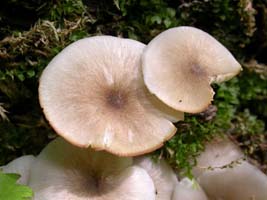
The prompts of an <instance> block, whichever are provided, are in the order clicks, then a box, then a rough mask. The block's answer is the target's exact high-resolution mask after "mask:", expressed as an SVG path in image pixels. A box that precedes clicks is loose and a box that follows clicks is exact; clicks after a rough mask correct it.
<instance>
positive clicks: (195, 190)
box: [172, 178, 208, 200]
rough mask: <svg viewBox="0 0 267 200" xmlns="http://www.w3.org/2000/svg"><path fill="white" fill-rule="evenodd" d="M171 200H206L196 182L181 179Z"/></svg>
mask: <svg viewBox="0 0 267 200" xmlns="http://www.w3.org/2000/svg"><path fill="white" fill-rule="evenodd" d="M172 200H208V198H207V196H206V194H205V193H204V191H203V190H202V188H201V187H200V186H199V184H198V183H197V182H196V181H192V180H190V179H188V178H183V179H182V180H181V181H180V182H179V183H178V184H177V185H176V187H175V189H174V192H173V196H172Z"/></svg>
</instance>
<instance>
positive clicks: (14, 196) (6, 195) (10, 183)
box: [0, 171, 33, 200]
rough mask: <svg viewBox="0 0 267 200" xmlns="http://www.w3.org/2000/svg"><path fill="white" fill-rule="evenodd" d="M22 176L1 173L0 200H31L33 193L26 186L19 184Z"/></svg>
mask: <svg viewBox="0 0 267 200" xmlns="http://www.w3.org/2000/svg"><path fill="white" fill-rule="evenodd" d="M19 177H20V175H18V174H4V173H2V172H1V171H0V200H29V199H31V197H32V195H33V192H32V190H31V188H29V187H28V186H25V185H19V184H17V183H16V182H17V180H18V179H19Z"/></svg>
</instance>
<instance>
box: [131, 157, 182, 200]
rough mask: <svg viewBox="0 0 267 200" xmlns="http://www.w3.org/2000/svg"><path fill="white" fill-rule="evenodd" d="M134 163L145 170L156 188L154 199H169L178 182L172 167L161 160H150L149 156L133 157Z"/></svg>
mask: <svg viewBox="0 0 267 200" xmlns="http://www.w3.org/2000/svg"><path fill="white" fill-rule="evenodd" d="M134 164H135V165H137V166H139V167H142V168H143V169H145V170H146V172H147V173H148V174H149V176H150V177H151V178H152V180H153V182H154V185H155V189H156V200H170V199H171V196H172V193H173V190H174V187H175V185H176V184H177V183H178V180H177V177H176V175H175V173H174V171H173V170H172V168H171V167H170V166H169V165H168V164H167V163H166V162H165V161H164V160H163V159H159V160H157V161H154V160H152V159H151V158H150V157H149V156H141V157H137V158H135V159H134Z"/></svg>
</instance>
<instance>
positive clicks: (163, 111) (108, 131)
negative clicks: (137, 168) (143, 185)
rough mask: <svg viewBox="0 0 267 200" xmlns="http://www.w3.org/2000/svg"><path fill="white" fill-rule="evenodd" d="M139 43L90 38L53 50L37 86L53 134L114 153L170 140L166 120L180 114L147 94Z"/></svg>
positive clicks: (150, 147) (137, 151)
mask: <svg viewBox="0 0 267 200" xmlns="http://www.w3.org/2000/svg"><path fill="white" fill-rule="evenodd" d="M144 47H145V45H144V44H142V43H140V42H137V41H134V40H130V39H122V38H116V37H112V36H95V37H91V38H86V39H82V40H79V41H77V42H74V43H73V44H71V45H70V46H68V47H67V48H65V49H64V50H63V51H62V52H61V53H59V54H58V55H57V56H56V57H55V58H54V59H53V60H52V61H51V62H50V63H49V64H48V66H47V67H46V68H45V70H44V72H43V74H42V76H41V78H40V85H39V99H40V104H41V107H42V108H43V111H44V114H45V116H46V118H47V119H48V121H49V122H50V124H51V126H52V127H53V128H54V129H55V130H56V132H57V133H58V134H59V135H61V136H63V137H64V138H65V139H66V140H68V141H69V142H71V143H72V144H74V145H76V146H79V147H89V146H90V147H92V148H94V149H98V150H106V151H108V152H111V153H113V154H116V155H120V156H133V155H140V154H143V153H146V152H151V151H153V150H155V149H157V148H159V147H160V146H162V145H163V143H164V141H166V140H168V139H169V138H171V137H172V136H173V135H174V133H175V132H176V128H175V126H174V125H173V124H172V123H171V121H178V120H181V119H183V113H181V112H173V110H172V108H169V107H168V106H166V105H164V104H163V103H162V102H161V101H159V100H157V99H156V98H155V97H153V96H151V94H149V92H148V90H147V88H146V87H145V84H144V82H143V77H142V72H141V54H142V52H143V49H144ZM144 141H146V142H144Z"/></svg>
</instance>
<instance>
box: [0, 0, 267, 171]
mask: <svg viewBox="0 0 267 200" xmlns="http://www.w3.org/2000/svg"><path fill="white" fill-rule="evenodd" d="M180 25H190V26H195V27H198V28H201V29H203V30H205V31H207V32H209V33H210V34H212V35H213V36H214V37H216V38H217V39H218V40H219V41H220V42H222V43H223V44H224V45H225V46H226V47H227V48H228V49H230V51H231V52H232V53H233V54H234V55H235V56H236V57H237V58H238V60H239V61H240V63H242V65H243V68H244V70H243V71H242V73H241V74H240V75H239V76H238V77H237V78H234V79H232V80H231V81H229V82H227V83H224V84H221V85H214V88H215V91H216V96H215V100H214V106H211V107H209V109H208V110H207V111H205V112H203V113H200V114H198V115H187V116H186V120H185V121H184V122H179V123H177V127H178V133H177V134H176V135H175V136H174V137H173V138H172V139H171V140H170V141H169V142H167V143H166V145H165V146H164V147H163V148H162V149H160V150H158V151H157V152H156V155H160V156H164V157H166V158H168V160H169V162H170V163H171V164H172V165H173V166H174V167H177V168H179V169H183V170H184V172H186V173H187V174H190V168H191V166H192V165H193V164H194V157H195V156H196V155H197V154H198V153H199V151H201V150H202V149H203V144H204V142H205V141H207V140H209V139H211V138H212V136H214V135H217V134H227V135H229V137H231V138H232V139H233V140H234V141H236V142H237V143H238V144H239V145H240V146H241V147H242V148H243V149H244V151H245V152H247V153H248V154H249V155H250V157H251V158H252V159H253V160H255V162H256V163H257V164H258V165H259V166H260V167H261V168H262V170H263V171H265V172H266V171H267V167H266V166H267V131H266V124H265V123H266V121H267V66H266V64H267V60H266V58H267V56H266V55H267V3H266V1H265V0H254V1H252V0H225V1H220V0H207V1H189V0H184V1H171V0H164V1H163V0H113V1H112V0H90V1H89V0H84V1H80V0H61V1H52V0H50V1H49V0H38V1H33V0H30V1H19V0H13V1H7V2H4V3H1V8H0V116H1V119H0V165H2V164H5V163H6V162H8V161H10V160H12V159H14V158H15V157H18V156H20V155H22V154H37V153H38V152H39V151H40V150H41V149H42V148H43V147H44V146H45V145H46V144H47V142H48V141H49V140H51V139H52V138H54V137H55V133H54V132H53V130H52V129H51V128H50V127H49V125H48V123H47V122H46V121H45V118H44V116H43V114H42V112H41V109H40V106H39V104H38V93H37V88H38V78H39V76H40V73H41V72H42V70H43V69H44V67H45V66H46V65H47V63H48V62H49V61H50V60H51V58H52V57H53V56H55V55H56V54H57V53H58V52H59V51H60V50H61V49H63V48H64V47H65V46H66V45H68V44H70V43H71V42H73V41H76V40H78V39H80V38H83V37H86V36H91V35H99V34H108V35H115V36H120V37H129V38H133V39H137V40H139V41H141V42H144V43H147V42H149V41H150V40H151V39H152V38H153V37H154V36H156V35H157V34H158V33H160V32H162V31H163V30H166V29H167V28H170V27H174V26H180Z"/></svg>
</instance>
